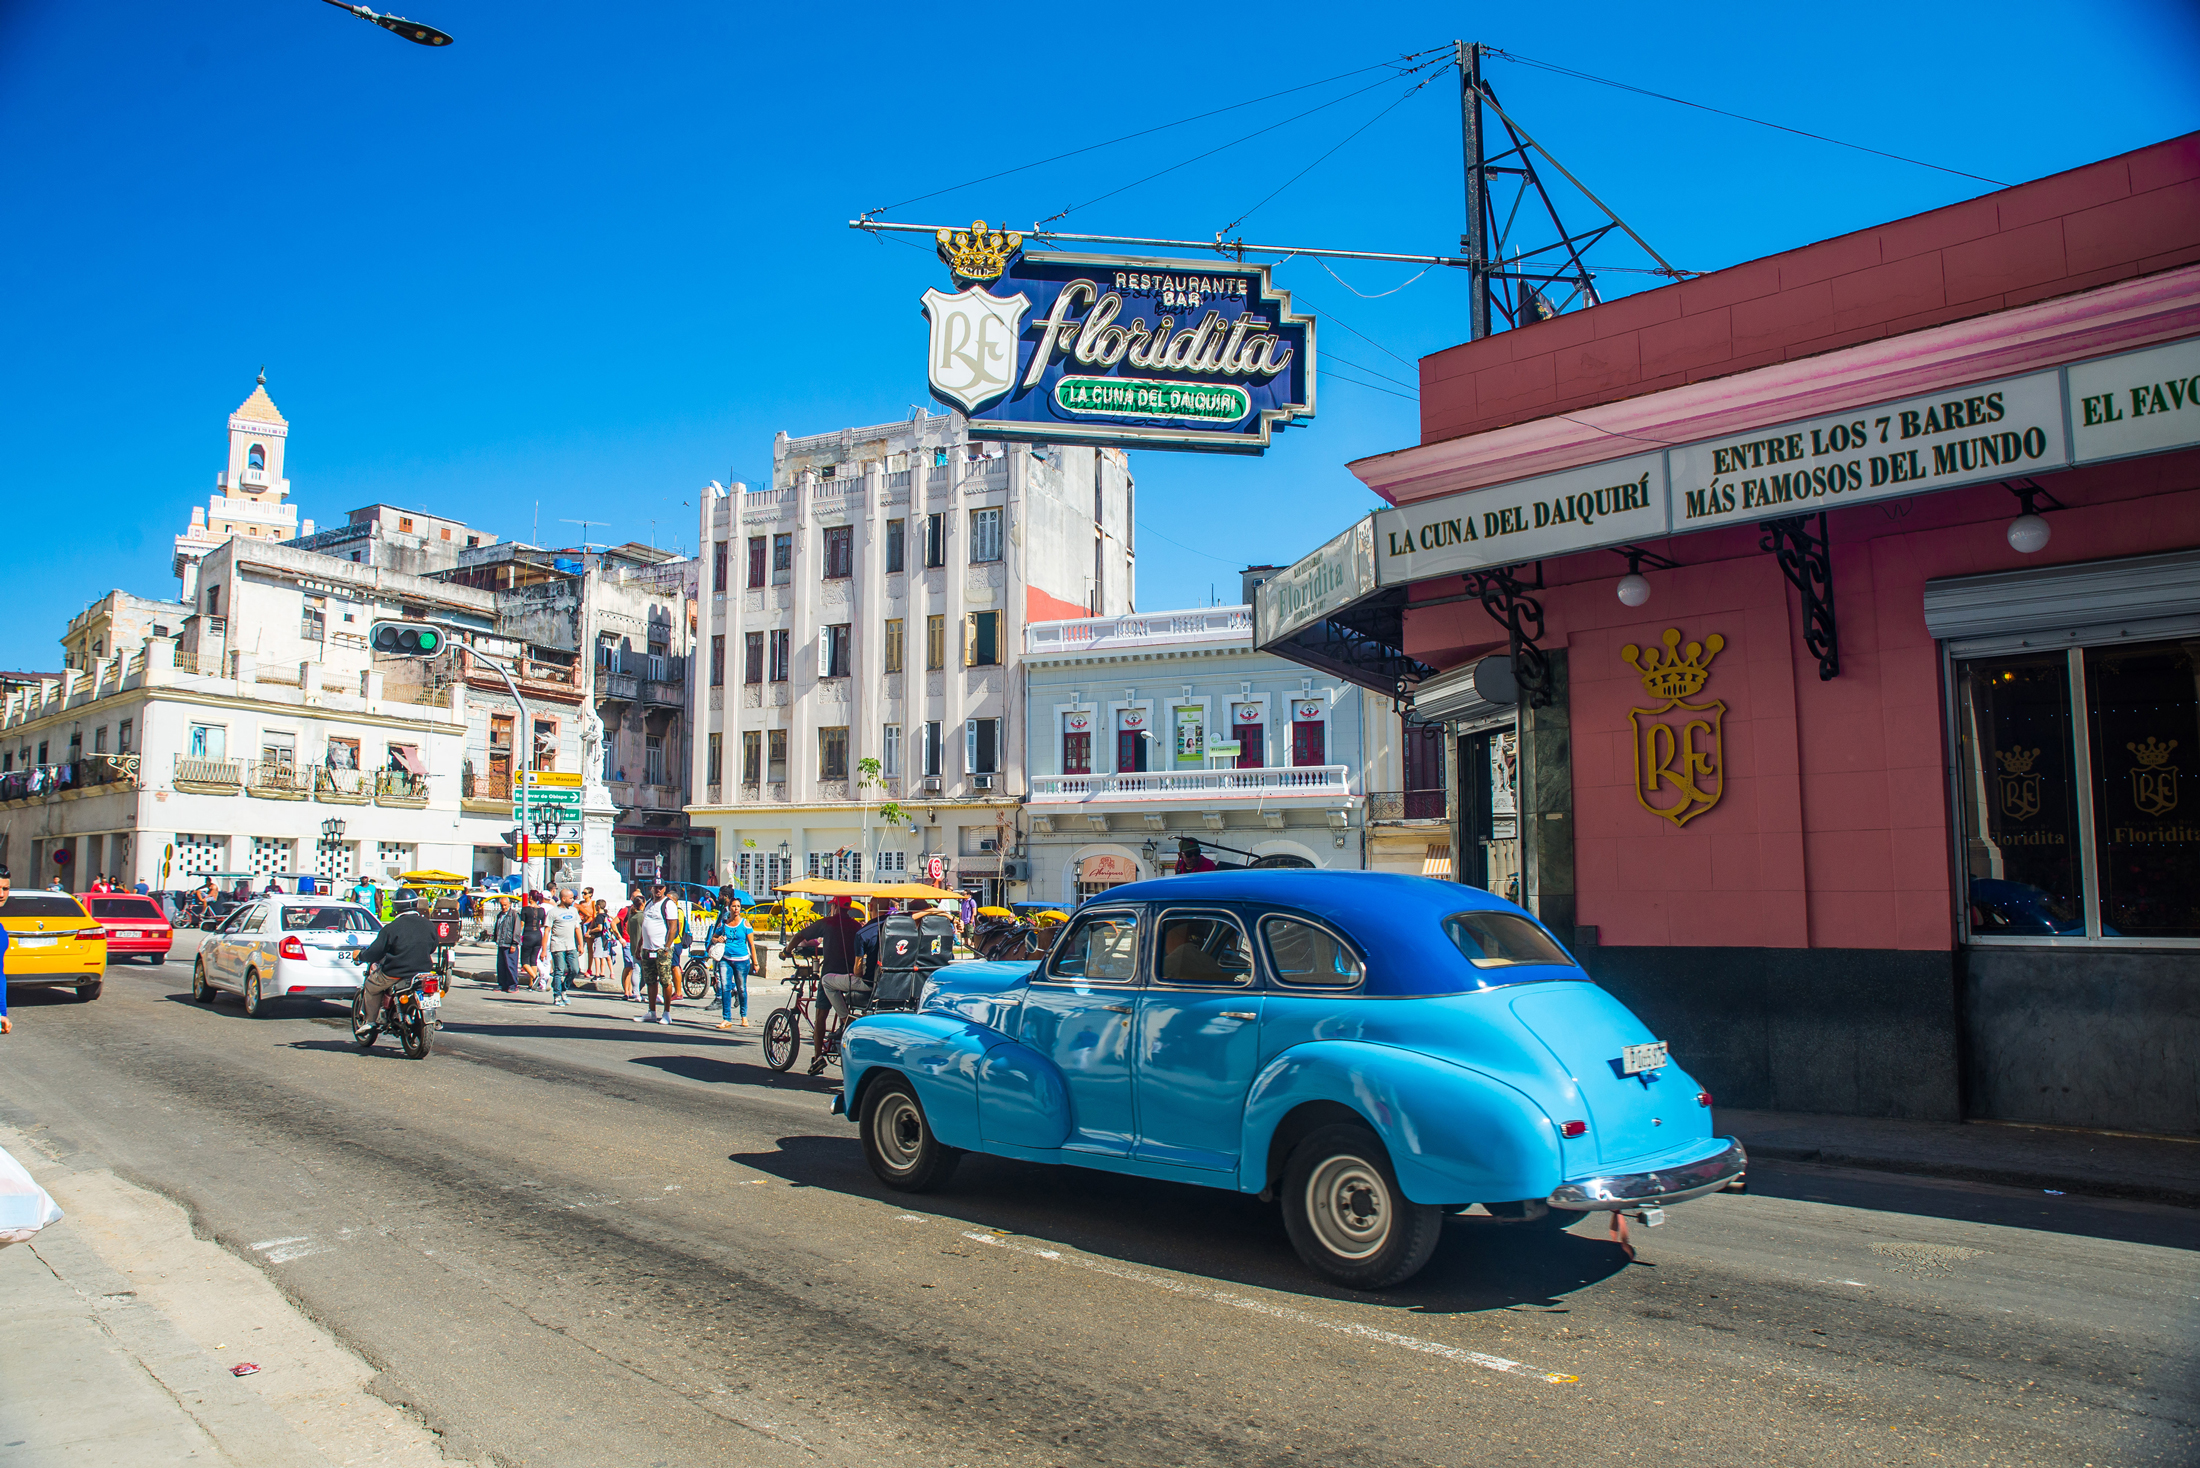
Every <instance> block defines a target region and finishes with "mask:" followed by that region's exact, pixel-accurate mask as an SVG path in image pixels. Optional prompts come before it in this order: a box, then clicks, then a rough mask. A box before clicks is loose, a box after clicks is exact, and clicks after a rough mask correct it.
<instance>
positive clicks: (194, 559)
mask: <svg viewBox="0 0 2200 1468" xmlns="http://www.w3.org/2000/svg"><path fill="white" fill-rule="evenodd" d="M289 441H290V423H289V420H287V419H285V418H284V417H283V415H282V413H281V412H280V411H279V410H278V409H277V408H276V406H275V400H274V399H273V398H271V397H269V396H268V395H267V369H266V368H264V367H263V368H262V369H260V376H259V380H258V381H257V382H255V383H254V384H253V387H252V395H251V396H250V397H248V398H246V399H245V400H244V401H243V402H242V403H240V404H238V406H237V411H236V412H234V413H231V414H230V415H229V467H228V468H226V469H224V470H223V471H222V472H221V474H220V475H219V476H217V477H216V479H215V480H214V489H215V494H214V497H213V498H212V499H210V500H208V501H207V503H206V508H205V509H203V510H193V511H192V512H191V525H190V528H189V529H187V530H185V531H184V533H183V534H181V535H179V536H177V537H176V561H175V571H176V579H177V580H179V581H181V582H182V583H183V600H184V601H185V602H187V603H195V602H196V601H197V600H198V595H199V562H200V561H202V560H204V559H205V558H206V553H207V552H208V551H211V550H213V549H214V548H215V547H216V546H219V545H221V544H222V543H223V542H224V541H227V540H229V539H231V538H233V537H235V536H239V535H242V536H248V537H250V538H252V539H254V540H295V539H297V537H298V536H299V535H300V534H301V533H303V534H306V535H311V534H312V533H313V522H312V521H311V520H308V521H306V522H305V525H304V527H303V529H302V532H301V527H300V526H299V523H298V507H297V506H296V505H293V504H288V503H286V501H287V500H288V499H289V498H290V481H289V480H288V479H286V478H285V477H284V476H283V450H284V448H285V446H286V445H287V444H288V443H289Z"/></svg>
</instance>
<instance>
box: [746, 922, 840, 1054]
mask: <svg viewBox="0 0 2200 1468" xmlns="http://www.w3.org/2000/svg"><path fill="white" fill-rule="evenodd" d="M759 952H761V947H760V948H759ZM779 956H780V957H781V958H784V959H786V960H787V961H788V963H789V965H790V967H791V968H792V969H793V972H792V973H790V974H789V975H788V976H787V988H788V989H789V990H790V991H792V992H791V995H790V997H789V999H788V1002H787V1003H785V1004H783V1005H781V1006H780V1007H779V1008H777V1009H775V1010H773V1011H772V1012H771V1013H770V1014H768V1015H766V1016H765V1017H764V1063H765V1064H766V1065H768V1066H770V1067H771V1068H772V1069H773V1070H778V1071H785V1070H791V1069H793V1068H794V1063H795V1061H796V1060H798V1059H800V1058H801V1055H802V1023H803V1021H804V1019H806V1018H807V1017H809V1015H810V1013H811V1011H812V1009H813V1008H814V1007H815V1006H816V1005H817V1004H819V1003H820V1002H821V999H820V996H819V989H820V986H821V985H822V984H823V982H824V978H825V964H824V959H823V957H822V956H821V955H819V954H817V953H790V952H789V951H788V950H787V949H786V948H784V947H783V948H781V949H780V950H779ZM839 1042H840V1035H839V1031H838V1028H837V1027H836V1028H835V1029H834V1031H833V1032H832V1033H830V1034H828V1035H827V1036H826V1037H825V1056H826V1058H827V1059H828V1060H837V1059H839V1057H840V1043H839Z"/></svg>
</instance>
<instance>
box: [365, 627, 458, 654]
mask: <svg viewBox="0 0 2200 1468" xmlns="http://www.w3.org/2000/svg"><path fill="white" fill-rule="evenodd" d="M367 645H368V646H369V647H371V648H373V649H374V650H375V652H377V653H378V654H380V655H381V656H383V657H386V658H432V657H434V656H436V655H437V654H438V653H440V652H442V651H443V632H442V629H441V628H438V627H430V626H429V625H428V624H427V623H425V622H377V623H375V624H374V626H373V628H372V629H371V630H370V631H369V632H368V635H367Z"/></svg>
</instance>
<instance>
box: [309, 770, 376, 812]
mask: <svg viewBox="0 0 2200 1468" xmlns="http://www.w3.org/2000/svg"><path fill="white" fill-rule="evenodd" d="M373 789H374V786H373V784H372V782H370V781H369V780H368V778H367V776H366V773H365V772H364V771H362V770H351V769H338V768H335V767H332V766H329V765H316V766H314V769H313V798H314V799H316V800H322V801H326V802H328V803H329V804H331V805H365V804H366V803H367V797H368V796H369V794H370V793H371V792H372V791H373Z"/></svg>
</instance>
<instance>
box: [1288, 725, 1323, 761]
mask: <svg viewBox="0 0 2200 1468" xmlns="http://www.w3.org/2000/svg"><path fill="white" fill-rule="evenodd" d="M1328 732H1329V726H1328V725H1327V724H1325V723H1323V722H1322V721H1321V720H1319V719H1308V720H1304V721H1301V722H1297V723H1294V724H1292V726H1291V763H1292V764H1295V765H1326V764H1328V763H1329V761H1328V759H1327V758H1326V755H1327V753H1328V750H1327V740H1325V739H1324V738H1323V736H1324V735H1325V734H1327V733H1328Z"/></svg>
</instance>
